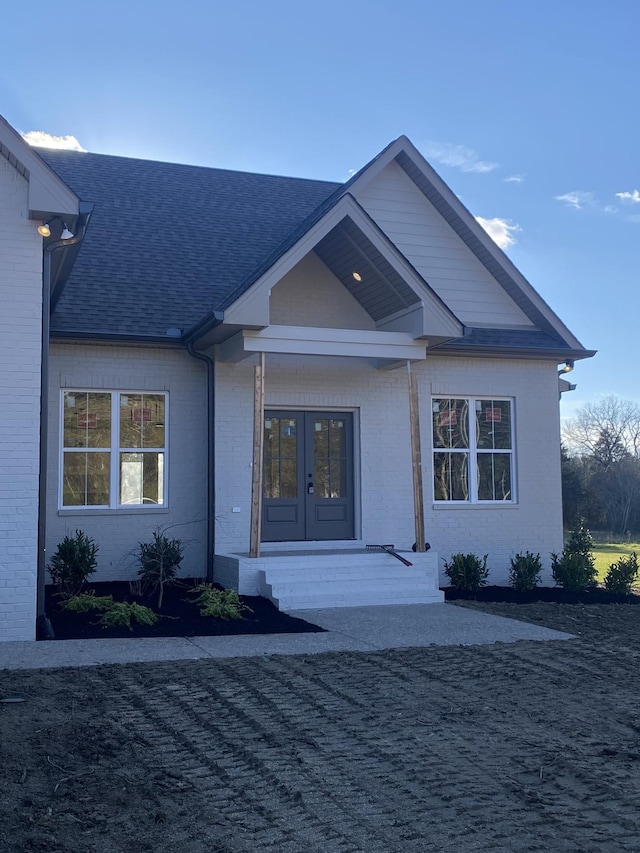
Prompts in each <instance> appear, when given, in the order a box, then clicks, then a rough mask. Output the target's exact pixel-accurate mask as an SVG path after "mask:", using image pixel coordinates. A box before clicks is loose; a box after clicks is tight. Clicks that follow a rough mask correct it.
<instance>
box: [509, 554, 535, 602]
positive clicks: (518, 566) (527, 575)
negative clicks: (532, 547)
mask: <svg viewBox="0 0 640 853" xmlns="http://www.w3.org/2000/svg"><path fill="white" fill-rule="evenodd" d="M541 571H542V563H541V562H540V554H531V553H530V552H529V551H525V553H524V554H516V555H515V557H512V558H511V568H510V570H509V580H510V581H511V586H512V587H513V588H514V589H516V590H517V591H518V592H530V591H531V590H532V589H535V588H536V587H537V585H538V584H539V583H540V572H541Z"/></svg>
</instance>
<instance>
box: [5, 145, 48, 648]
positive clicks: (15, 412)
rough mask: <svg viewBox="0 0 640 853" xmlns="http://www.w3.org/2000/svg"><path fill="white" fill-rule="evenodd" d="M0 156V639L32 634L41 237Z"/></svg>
mask: <svg viewBox="0 0 640 853" xmlns="http://www.w3.org/2000/svg"><path fill="white" fill-rule="evenodd" d="M28 213H29V211H28V184H27V181H26V179H25V178H24V177H23V176H22V175H20V174H19V173H18V172H17V171H16V169H15V168H14V167H13V166H12V165H11V164H10V163H9V162H8V160H5V158H4V157H2V156H0V302H1V303H2V312H0V640H30V639H34V636H35V620H36V574H37V571H36V563H37V533H38V470H39V435H40V363H41V316H42V314H41V310H42V239H41V238H40V236H39V235H38V232H37V230H36V225H37V223H34V222H31V221H29V219H28Z"/></svg>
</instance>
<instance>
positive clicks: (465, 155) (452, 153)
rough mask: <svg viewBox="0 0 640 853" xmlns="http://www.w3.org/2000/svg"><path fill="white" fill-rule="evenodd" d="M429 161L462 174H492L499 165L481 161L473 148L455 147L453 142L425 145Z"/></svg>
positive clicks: (428, 143)
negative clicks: (450, 167)
mask: <svg viewBox="0 0 640 853" xmlns="http://www.w3.org/2000/svg"><path fill="white" fill-rule="evenodd" d="M425 153H426V156H427V159H429V160H435V161H436V162H437V163H442V164H443V165H444V166H453V167H454V168H455V169H460V171H461V172H479V173H483V172H492V171H493V170H494V169H497V168H498V164H497V163H490V162H489V161H488V160H481V159H480V158H479V157H478V155H477V154H476V152H475V151H474V150H473V149H472V148H467V147H466V146H465V145H455V144H454V143H452V142H427V144H426V145H425Z"/></svg>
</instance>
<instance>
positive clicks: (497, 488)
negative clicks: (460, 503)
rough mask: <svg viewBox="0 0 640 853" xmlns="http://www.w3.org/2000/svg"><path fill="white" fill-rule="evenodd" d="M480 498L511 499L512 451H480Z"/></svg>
mask: <svg viewBox="0 0 640 853" xmlns="http://www.w3.org/2000/svg"><path fill="white" fill-rule="evenodd" d="M478 500H479V501H510V500H511V454H510V453H478Z"/></svg>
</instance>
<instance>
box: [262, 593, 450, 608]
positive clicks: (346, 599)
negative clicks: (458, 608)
mask: <svg viewBox="0 0 640 853" xmlns="http://www.w3.org/2000/svg"><path fill="white" fill-rule="evenodd" d="M443 601H444V593H442V592H441V591H440V590H429V591H426V592H424V593H422V594H415V595H400V594H388V593H386V594H385V595H384V596H376V595H367V594H365V593H358V594H354V595H349V596H347V595H342V596H337V595H336V596H332V597H326V598H321V597H319V596H310V597H309V596H307V597H305V596H287V597H284V598H282V599H280V600H279V601H278V609H279V610H287V611H288V610H322V609H326V608H330V607H367V606H380V607H383V606H384V605H387V604H440V603H442V602H443Z"/></svg>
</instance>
